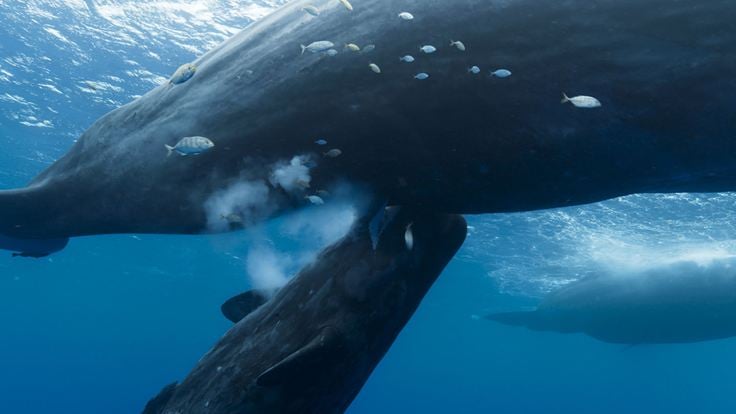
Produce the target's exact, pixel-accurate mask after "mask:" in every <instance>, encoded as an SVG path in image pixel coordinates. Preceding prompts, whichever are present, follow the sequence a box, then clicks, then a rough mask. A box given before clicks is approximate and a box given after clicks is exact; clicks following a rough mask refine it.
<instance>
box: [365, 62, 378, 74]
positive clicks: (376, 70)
mask: <svg viewBox="0 0 736 414" xmlns="http://www.w3.org/2000/svg"><path fill="white" fill-rule="evenodd" d="M368 67H369V68H371V70H372V71H373V72H375V73H381V68H379V67H378V65H376V64H375V63H371V64H370V65H368Z"/></svg>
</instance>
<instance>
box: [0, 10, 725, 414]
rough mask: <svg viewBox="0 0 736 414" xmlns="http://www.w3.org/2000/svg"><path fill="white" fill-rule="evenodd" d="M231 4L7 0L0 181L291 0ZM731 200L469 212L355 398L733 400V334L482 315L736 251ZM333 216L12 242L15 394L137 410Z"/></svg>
mask: <svg viewBox="0 0 736 414" xmlns="http://www.w3.org/2000/svg"><path fill="white" fill-rule="evenodd" d="M231 3H232V2H227V1H188V2H144V1H136V0H129V1H125V0H120V1H115V0H99V1H97V0H94V1H93V0H88V1H53V0H32V1H2V2H0V144H1V145H2V148H3V151H0V188H14V187H19V186H23V185H24V184H25V183H27V182H28V181H29V180H30V179H31V178H32V177H33V176H34V175H35V174H37V173H38V172H40V171H41V170H42V169H44V168H45V167H47V166H48V165H49V164H50V163H51V162H53V161H54V160H55V159H57V158H58V157H60V156H61V155H62V154H63V153H64V152H65V151H66V150H67V149H68V148H69V147H70V146H71V145H72V144H73V142H74V140H75V139H76V138H77V137H78V135H79V134H80V133H81V132H82V131H83V130H84V129H85V128H86V127H87V126H89V125H90V124H91V123H92V122H93V121H94V120H95V119H97V118H98V117H99V116H101V115H103V114H105V113H106V112H108V111H110V110H111V109H114V108H115V107H117V106H119V105H122V104H124V103H126V102H128V101H130V100H132V99H135V97H137V96H139V95H141V94H144V93H145V92H146V91H147V90H149V89H151V88H152V87H154V86H155V85H157V84H158V83H160V82H162V81H163V80H164V79H165V78H166V77H167V76H168V75H169V74H170V73H171V72H172V71H173V70H174V69H175V68H176V67H178V66H179V64H181V63H183V62H188V61H191V60H192V59H193V58H194V57H196V56H198V55H200V54H201V53H203V52H204V51H206V50H208V49H209V48H211V47H213V46H214V45H216V44H217V43H219V42H220V41H222V40H224V39H226V38H227V37H229V36H230V35H232V34H233V33H235V32H236V31H237V30H238V29H240V28H242V27H244V26H246V25H247V24H249V23H250V22H251V21H252V20H253V19H257V18H260V17H262V16H263V15H265V14H267V13H268V12H269V11H270V10H272V9H273V7H276V6H277V5H278V4H279V3H280V2H270V1H258V2H240V3H238V5H239V7H233V5H232V4H231ZM735 204H736V197H734V196H733V195H731V194H711V195H699V194H691V195H685V194H676V195H647V196H631V197H626V198H622V199H616V200H611V201H607V202H604V203H599V204H596V205H591V206H583V207H576V208H568V209H561V210H554V211H544V212H534V213H524V214H509V215H493V216H491V215H489V216H475V217H469V222H470V225H471V228H470V235H469V238H468V241H467V242H466V244H465V246H464V247H463V250H462V251H461V252H460V254H458V256H457V257H456V259H455V260H454V261H453V262H452V263H451V265H450V266H449V267H448V268H447V269H446V270H445V272H444V274H443V275H442V276H441V277H440V279H439V280H438V282H437V284H436V285H435V286H434V288H433V289H432V291H431V292H430V294H429V295H428V296H427V297H426V299H425V301H424V302H423V304H422V306H421V307H420V308H419V310H418V311H417V314H416V315H415V317H414V318H413V319H412V321H411V322H410V323H409V325H408V326H407V328H406V329H405V330H404V332H403V333H402V334H401V336H400V337H399V339H398V340H397V342H396V343H395V344H394V346H393V348H392V349H391V351H390V352H389V354H388V355H387V356H386V358H385V359H384V360H383V362H382V363H381V364H380V365H379V367H378V368H377V369H376V371H375V372H374V374H373V376H372V377H371V379H370V380H369V382H368V384H367V385H366V387H365V388H364V390H363V391H362V393H361V394H360V395H359V396H358V398H357V399H356V401H355V402H354V403H353V405H352V407H351V408H350V410H349V412H350V413H375V412H378V411H381V412H391V413H402V412H407V411H420V412H425V413H431V412H437V413H446V412H468V413H487V412H499V413H550V412H552V413H558V412H559V413H571V412H573V413H588V412H595V413H621V412H648V413H658V412H662V413H665V412H666V413H695V412H698V413H700V412H707V413H732V412H734V411H735V410H736V397H734V394H733V390H734V387H735V386H736V372H735V371H734V370H733V369H732V365H733V363H734V358H733V356H732V354H733V352H732V349H733V347H734V345H736V342H734V341H735V340H734V339H728V340H721V341H712V342H705V343H698V344H683V345H642V346H634V347H627V346H622V345H612V344H606V343H602V342H599V341H596V340H594V339H591V338H589V337H586V336H584V335H581V334H572V335H561V334H555V333H540V332H531V331H527V330H524V329H519V328H510V327H505V326H500V325H496V324H493V323H491V322H489V321H486V320H484V319H483V316H484V315H486V314H488V313H490V312H495V311H505V310H519V309H527V308H529V307H532V306H534V305H535V304H536V303H538V302H539V300H540V298H541V297H543V296H544V295H545V294H546V293H548V292H550V291H553V290H554V289H556V288H558V287H560V286H564V285H565V284H567V283H570V282H572V281H575V280H578V279H580V278H582V277H585V276H587V275H591V274H596V273H600V272H611V271H613V270H612V269H614V270H615V271H622V272H626V273H633V274H636V273H637V272H641V271H642V270H644V269H649V268H652V267H656V268H664V269H666V268H667V267H668V266H672V265H673V264H676V263H681V262H688V261H690V262H695V263H698V264H700V265H703V266H707V265H708V264H709V263H710V262H712V261H713V260H723V259H730V258H732V257H733V256H734V253H736V243H735V242H734V236H735V235H736V228H734V226H733V224H732V223H733V213H732V212H733V211H734V207H735ZM304 214H307V215H309V214H314V211H312V212H306V213H304ZM318 219H319V216H306V219H305V218H304V217H301V218H300V217H296V218H294V217H292V218H288V217H287V218H284V219H281V220H277V221H274V222H272V223H269V224H267V225H265V226H263V227H261V228H258V229H256V230H252V231H249V232H240V233H233V234H226V235H216V236H187V237H184V236H153V235H116V236H104V237H87V238H79V239H75V240H73V241H72V243H71V244H70V245H69V247H68V248H67V249H66V250H64V251H63V252H61V253H59V254H57V255H54V256H51V257H50V258H45V259H40V260H27V259H13V258H11V257H10V255H9V254H8V255H0V326H3V334H2V336H1V337H0V412H2V413H48V412H53V413H80V414H82V413H131V412H139V411H140V410H141V408H142V407H143V406H144V405H145V403H146V401H148V399H149V398H151V397H152V396H154V395H156V394H157V393H158V391H159V390H160V389H161V387H163V386H164V385H166V384H168V383H170V382H173V381H174V380H178V379H181V378H183V377H184V376H185V375H186V373H187V372H188V371H189V369H191V367H192V366H193V365H194V363H195V362H196V361H197V360H198V359H199V357H200V356H201V355H202V354H203V353H204V352H205V351H206V350H207V349H209V347H210V346H211V345H212V344H213V343H214V341H215V340H217V338H219V337H220V336H221V335H222V334H223V333H224V332H225V331H226V330H227V329H228V327H229V326H230V323H229V322H227V321H226V320H225V319H224V318H223V317H222V316H221V315H220V312H219V306H220V304H221V303H222V302H223V301H224V300H226V299H227V298H229V297H231V296H233V295H235V294H237V293H240V292H242V291H245V290H247V289H248V288H249V287H250V286H252V284H253V283H254V282H255V283H262V282H264V280H262V278H266V279H267V280H266V281H265V282H269V281H272V280H273V279H278V278H280V277H284V276H285V275H288V274H289V273H290V272H292V271H294V270H295V269H297V268H298V267H299V265H300V264H301V263H303V262H304V261H305V260H308V258H309V257H310V255H311V254H313V253H314V251H316V250H318V246H320V245H324V244H325V243H327V242H328V241H329V240H333V239H334V238H335V237H337V235H338V234H339V233H340V231H344V228H345V221H344V220H342V221H338V223H337V224H335V225H334V226H333V228H329V229H327V230H328V231H326V232H323V233H319V234H315V229H314V228H313V227H309V226H306V227H305V225H304V223H313V224H314V223H315V222H316V221H317V220H318ZM254 252H256V253H257V254H252V253H254ZM264 256H265V257H272V258H274V259H275V260H274V262H277V263H279V265H278V266H276V267H275V268H274V267H273V266H271V267H269V266H267V265H273V263H265V264H264V263H259V262H257V261H256V257H264ZM259 278H261V279H259Z"/></svg>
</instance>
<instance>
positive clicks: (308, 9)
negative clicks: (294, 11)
mask: <svg viewBox="0 0 736 414" xmlns="http://www.w3.org/2000/svg"><path fill="white" fill-rule="evenodd" d="M302 11H305V12H307V13H309V14H311V15H312V16H314V17H317V16H319V13H320V11H319V9H318V8H317V7H316V6H313V5H311V4H308V5H306V6H304V7H302Z"/></svg>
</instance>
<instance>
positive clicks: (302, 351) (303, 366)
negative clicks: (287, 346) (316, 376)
mask: <svg viewBox="0 0 736 414" xmlns="http://www.w3.org/2000/svg"><path fill="white" fill-rule="evenodd" d="M339 347H340V335H339V333H338V332H337V330H336V329H334V328H332V327H326V328H323V329H322V331H321V332H320V333H319V335H317V336H316V337H315V338H314V339H312V340H311V341H309V343H308V344H306V345H305V346H303V347H301V348H299V349H298V350H297V351H296V352H294V353H292V354H291V355H289V356H287V357H286V358H284V359H283V360H281V361H280V362H278V363H277V364H276V365H274V366H272V367H271V368H269V369H267V370H265V371H264V372H263V373H262V374H261V375H259V376H258V379H257V380H256V383H257V384H258V385H260V386H262V387H272V386H274V385H278V384H283V383H291V384H294V383H301V382H303V381H310V380H311V379H312V376H313V375H310V374H309V373H311V372H314V369H313V368H314V367H315V366H317V365H319V364H320V363H322V362H323V361H324V357H325V356H326V355H331V354H332V353H333V352H335V351H337V350H338V349H339Z"/></svg>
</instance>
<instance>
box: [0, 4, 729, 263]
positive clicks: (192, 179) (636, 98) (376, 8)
mask: <svg viewBox="0 0 736 414" xmlns="http://www.w3.org/2000/svg"><path fill="white" fill-rule="evenodd" d="M309 4H310V5H313V6H316V7H318V8H319V10H320V11H321V12H320V14H319V16H318V17H314V16H311V15H308V14H307V13H305V12H303V11H302V9H303V8H304V7H306V6H307V2H305V1H299V0H297V1H293V2H291V3H289V4H288V5H286V6H284V7H282V8H280V9H279V10H277V11H276V12H274V13H273V14H271V15H269V16H267V17H265V18H263V19H262V20H260V21H258V22H256V23H254V24H252V25H251V26H249V27H247V28H246V29H244V30H243V31H242V32H241V33H239V34H237V35H236V36H234V37H233V38H231V39H230V40H228V41H226V42H224V43H223V44H222V45H220V46H219V47H216V48H215V49H213V50H211V51H210V52H208V53H207V54H205V55H204V56H202V57H200V58H198V59H197V60H196V61H195V62H193V64H194V65H195V66H196V72H195V73H194V75H193V76H192V77H191V78H190V79H188V80H187V81H186V82H183V83H179V84H174V83H168V84H166V85H161V86H159V87H157V88H155V89H154V90H152V91H150V92H149V93H147V94H146V95H145V96H143V97H141V98H139V99H137V100H135V101H134V102H131V103H129V104H127V105H125V106H123V107H121V108H118V109H116V110H114V111H112V112H111V113H109V114H107V115H105V116H103V117H102V118H101V119H99V120H98V121H97V122H95V123H94V124H93V125H92V126H91V127H90V128H89V129H88V130H87V131H86V132H84V134H83V135H82V136H81V137H80V138H79V140H78V141H77V142H76V143H75V145H74V146H73V148H72V149H71V150H70V151H69V153H68V154H67V155H65V156H64V157H63V158H61V159H60V160H58V161H57V162H56V163H55V164H53V165H52V166H50V167H49V168H48V169H47V170H45V171H44V172H42V173H41V174H40V175H39V176H38V177H36V178H35V179H34V180H33V181H32V182H31V183H30V184H29V186H28V187H27V188H23V189H15V190H6V191H2V192H0V234H2V235H4V236H6V238H7V240H13V239H15V240H18V241H19V244H22V241H24V240H26V241H27V240H42V239H53V240H64V239H66V238H69V237H73V236H80V235H93V234H103V233H128V232H137V233H179V234H187V233H199V232H204V231H226V230H231V229H232V228H239V227H247V226H249V225H251V224H252V223H254V222H257V221H259V220H265V219H267V218H269V217H273V216H276V215H278V214H281V213H283V212H285V211H288V210H290V209H294V208H298V207H300V206H302V205H304V204H305V203H307V201H305V197H306V196H309V195H311V192H312V191H315V192H316V191H321V192H322V193H329V192H330V189H331V187H333V186H335V185H336V184H337V183H341V182H342V183H345V182H347V183H351V184H354V185H357V186H359V187H360V188H361V189H362V190H363V191H365V193H367V194H370V197H371V199H373V200H375V201H373V202H371V203H369V204H368V206H369V207H367V208H366V211H365V212H364V213H363V214H365V215H370V214H373V212H375V211H376V207H375V206H379V205H384V204H385V203H388V204H389V205H404V206H412V207H414V208H425V209H430V210H432V211H435V212H439V213H448V214H449V213H458V214H472V213H493V212H511V211H525V210H535V209H544V208H552V207H559V206H569V205H575V204H582V203H589V202H595V201H599V200H603V199H607V198H611V197H615V196H621V195H626V194H630V193H645V192H689V191H699V192H710V191H729V190H733V189H734V188H735V187H736V186H735V184H736V140H735V139H733V131H734V130H736V128H735V127H736V93H734V92H736V80H734V79H733V76H731V75H730V74H732V73H734V72H736V29H734V26H733V24H732V22H733V21H734V20H735V19H736V8H734V7H733V4H732V2H731V1H729V0H680V1H671V0H565V1H554V2H552V1H538V0H453V1H440V0H434V1H425V0H421V1H420V0H406V1H402V2H400V4H399V2H396V1H388V0H362V1H360V2H359V3H357V2H356V4H355V7H354V9H353V10H352V11H349V10H347V9H346V8H345V7H344V6H343V5H341V4H339V2H336V1H333V0H310V2H309ZM403 11H409V12H411V13H412V15H413V16H414V19H413V20H412V21H411V22H410V23H407V22H404V21H402V20H401V19H397V18H396V16H397V13H400V12H403ZM450 40H453V41H461V42H462V44H463V45H464V46H465V50H464V51H462V50H459V49H458V48H456V47H454V46H448V45H449V42H450ZM319 41H329V42H332V43H334V44H338V45H340V44H360V45H368V44H371V45H375V48H372V47H371V48H368V47H365V48H364V49H363V50H362V51H361V52H352V51H347V52H345V51H343V52H340V53H338V54H337V55H336V56H328V55H326V54H324V53H319V52H318V53H305V54H303V55H302V54H301V47H300V45H303V44H311V43H313V42H319ZM423 45H433V47H435V48H436V49H437V51H436V52H434V53H432V54H424V53H418V51H419V49H418V48H419V47H421V46H423ZM370 49H373V50H370ZM368 50H370V51H368ZM407 53H413V54H414V55H416V60H415V61H414V62H412V63H406V62H402V61H400V60H399V57H401V56H405V55H406V54H407ZM371 63H374V64H376V65H379V66H380V68H381V73H380V74H376V73H373V72H372V71H371V70H370V69H369V64H371ZM476 65H477V66H478V67H479V68H481V69H482V73H483V74H486V73H488V70H493V69H497V68H499V67H503V68H508V69H509V70H511V71H513V73H514V76H511V77H508V78H505V79H501V78H498V77H490V76H485V75H474V74H472V73H468V72H467V68H468V67H471V66H476ZM419 72H424V73H427V74H429V75H431V77H429V78H428V79H427V80H425V81H421V82H419V81H416V79H414V75H415V74H416V73H419ZM563 92H565V93H568V94H569V95H570V96H576V95H591V96H595V97H596V99H599V100H600V102H601V103H602V107H601V108H598V109H596V110H585V109H579V108H575V107H574V106H572V105H561V104H560V96H561V93H563ZM187 136H203V137H206V138H208V139H210V140H212V142H214V143H215V145H216V146H215V148H213V149H212V150H211V151H209V152H207V153H204V154H201V155H198V156H194V157H169V158H167V157H166V152H165V146H166V145H169V146H172V145H174V144H176V142H178V141H179V140H180V139H181V138H182V137H187ZM317 139H324V140H326V141H327V142H328V143H329V146H327V147H326V148H323V147H321V146H317V145H315V140H317ZM333 149H335V150H339V152H334V153H333V154H338V156H335V157H332V156H325V155H324V154H327V153H328V151H331V150H333ZM295 157H297V158H295ZM294 159H296V160H298V164H299V165H301V166H304V168H306V169H307V170H308V171H307V172H306V174H307V175H308V179H306V180H300V181H299V184H300V185H294V184H293V183H291V184H289V183H287V184H283V183H281V184H279V182H278V180H276V181H274V179H273V178H274V170H276V169H278V168H280V167H279V166H280V165H289V163H290V162H291V161H292V160H294ZM295 168H296V167H295ZM232 192H235V193H237V196H233V195H232V194H231V193H232ZM218 200H230V205H228V206H227V208H225V209H224V210H223V209H222V208H220V209H219V210H218V209H217V206H218V204H217V201H218ZM213 206H215V208H214V209H215V210H216V211H210V210H211V209H213ZM228 209H231V210H237V211H227V210H228ZM221 217H238V219H237V220H234V221H233V222H230V221H227V220H223V219H221ZM240 217H242V219H241V218H240ZM218 220H220V221H218ZM3 247H6V246H3ZM12 248H13V247H12V246H11V249H12ZM15 250H17V251H20V250H21V248H20V247H16V248H15ZM35 254H38V252H35Z"/></svg>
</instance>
